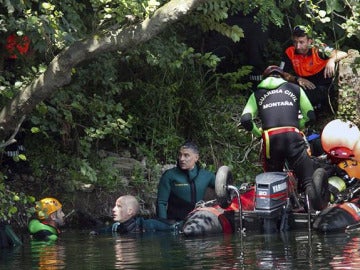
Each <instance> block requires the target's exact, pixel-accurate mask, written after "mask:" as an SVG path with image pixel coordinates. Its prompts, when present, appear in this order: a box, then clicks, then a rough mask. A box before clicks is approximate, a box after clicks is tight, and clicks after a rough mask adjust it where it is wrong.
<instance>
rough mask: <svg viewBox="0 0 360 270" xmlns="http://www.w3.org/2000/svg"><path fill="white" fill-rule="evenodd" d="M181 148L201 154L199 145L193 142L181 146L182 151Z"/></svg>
mask: <svg viewBox="0 0 360 270" xmlns="http://www.w3.org/2000/svg"><path fill="white" fill-rule="evenodd" d="M181 148H185V149H191V150H193V151H194V153H196V154H199V148H198V147H197V145H196V144H195V143H194V142H192V141H186V142H185V143H183V144H182V145H181V146H180V149H181Z"/></svg>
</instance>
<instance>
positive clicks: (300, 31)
mask: <svg viewBox="0 0 360 270" xmlns="http://www.w3.org/2000/svg"><path fill="white" fill-rule="evenodd" d="M292 35H293V37H306V36H307V37H308V38H311V37H312V29H311V27H310V26H305V25H297V26H295V27H294V29H293V33H292Z"/></svg>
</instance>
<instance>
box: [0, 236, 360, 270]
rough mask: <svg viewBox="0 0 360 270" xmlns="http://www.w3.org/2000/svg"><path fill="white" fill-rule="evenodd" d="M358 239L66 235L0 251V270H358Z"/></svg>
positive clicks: (357, 237)
mask: <svg viewBox="0 0 360 270" xmlns="http://www.w3.org/2000/svg"><path fill="white" fill-rule="evenodd" d="M359 252H360V233H354V234H344V233H339V234H330V235H320V234H315V233H313V234H309V233H308V232H307V231H305V232H292V233H286V234H274V235H251V234H249V235H245V236H241V235H240V234H234V235H217V236H211V237H199V238H185V237H183V236H182V235H173V234H171V233H152V234H148V233H146V234H142V235H134V236H126V237H124V236H122V237H120V236H119V235H97V236H89V234H88V232H79V231H67V232H64V233H63V234H62V235H61V238H60V240H59V241H58V242H56V243H55V244H52V245H48V244H43V243H36V242H32V241H29V240H24V245H23V246H21V247H18V248H15V249H12V250H1V251H0V269H76V270H78V269H153V270H155V269H246V270H247V269H302V270H308V269H360V257H359V255H358V254H359Z"/></svg>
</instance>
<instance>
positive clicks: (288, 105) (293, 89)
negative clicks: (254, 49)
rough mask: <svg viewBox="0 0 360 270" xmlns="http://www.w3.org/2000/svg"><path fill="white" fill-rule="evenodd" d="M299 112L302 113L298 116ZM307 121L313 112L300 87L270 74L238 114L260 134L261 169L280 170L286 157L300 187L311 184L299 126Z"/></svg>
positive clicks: (309, 164) (310, 162)
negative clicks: (257, 124) (261, 147)
mask: <svg viewBox="0 0 360 270" xmlns="http://www.w3.org/2000/svg"><path fill="white" fill-rule="evenodd" d="M299 111H301V113H302V118H300V119H299V115H298V113H299ZM257 115H259V117H260V119H261V122H262V130H261V129H259V127H257V126H256V124H255V122H254V118H256V116H257ZM310 120H311V121H314V120H315V114H314V111H313V107H312V105H311V103H310V101H309V99H308V98H307V96H306V94H305V92H304V91H303V90H302V88H300V87H299V86H298V85H296V84H293V83H289V82H287V81H285V80H283V79H282V78H276V77H271V76H270V77H267V78H266V79H264V80H263V81H262V82H261V83H260V84H259V85H258V87H257V90H255V92H254V93H253V94H252V95H251V96H250V98H249V100H248V102H247V104H246V106H245V108H244V111H243V113H242V116H241V124H242V125H243V127H244V128H245V129H246V130H248V131H252V132H253V133H254V134H255V135H256V136H260V135H262V137H263V144H264V147H263V150H264V162H265V164H264V165H265V166H264V170H265V171H283V168H284V164H285V160H287V161H288V164H289V167H290V168H291V169H293V170H294V172H295V174H296V176H297V178H298V179H299V181H300V184H301V187H302V188H304V190H305V189H306V188H307V186H312V177H313V173H314V171H315V169H316V168H315V165H314V162H313V160H312V159H311V158H310V156H309V155H308V154H307V152H306V144H305V141H304V138H303V135H302V134H301V133H300V131H299V129H302V128H303V127H304V126H305V123H306V122H308V121H310ZM311 199H314V200H315V199H316V198H311Z"/></svg>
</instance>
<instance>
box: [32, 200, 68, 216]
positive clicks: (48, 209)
mask: <svg viewBox="0 0 360 270" xmlns="http://www.w3.org/2000/svg"><path fill="white" fill-rule="evenodd" d="M61 207H62V205H61V203H60V202H59V201H58V200H57V199H55V198H44V199H41V200H40V202H37V203H36V212H37V215H38V218H39V219H46V218H47V217H48V216H49V215H50V214H52V213H54V212H56V211H57V210H59V209H60V208H61Z"/></svg>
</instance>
